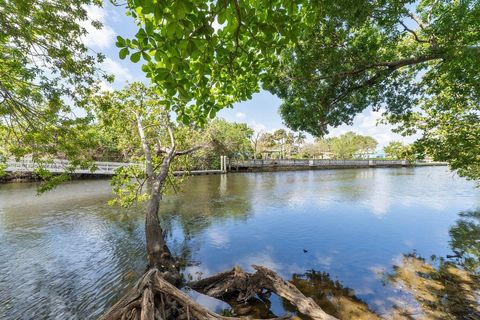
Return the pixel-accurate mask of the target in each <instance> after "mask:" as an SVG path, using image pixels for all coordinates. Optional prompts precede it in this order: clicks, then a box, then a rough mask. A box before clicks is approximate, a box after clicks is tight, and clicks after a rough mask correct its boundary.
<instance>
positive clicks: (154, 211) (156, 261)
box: [145, 150, 180, 283]
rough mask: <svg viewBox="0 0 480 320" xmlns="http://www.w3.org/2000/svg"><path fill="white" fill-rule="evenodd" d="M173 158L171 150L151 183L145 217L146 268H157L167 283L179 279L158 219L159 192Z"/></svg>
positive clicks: (160, 197)
mask: <svg viewBox="0 0 480 320" xmlns="http://www.w3.org/2000/svg"><path fill="white" fill-rule="evenodd" d="M173 157H174V151H173V150H172V151H171V152H169V153H168V154H167V155H166V156H165V157H164V158H163V161H162V165H161V167H160V172H159V174H158V175H157V177H156V179H155V181H154V183H153V186H152V191H151V195H150V201H149V204H148V210H147V215H146V217H145V239H146V243H147V258H148V268H149V269H150V268H157V269H158V270H160V271H161V272H162V273H163V276H164V277H165V278H166V279H167V281H170V282H172V283H177V282H178V280H179V279H180V274H179V269H178V264H177V262H176V261H175V259H174V258H173V256H172V254H171V252H170V250H169V249H168V246H167V244H166V243H165V235H164V234H163V230H162V227H161V226H160V219H159V218H158V211H159V209H160V202H161V200H162V194H161V190H162V188H163V185H164V183H165V180H166V178H167V175H168V169H169V166H170V162H171V161H172V158H173Z"/></svg>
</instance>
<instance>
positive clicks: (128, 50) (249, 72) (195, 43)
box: [117, 0, 320, 123]
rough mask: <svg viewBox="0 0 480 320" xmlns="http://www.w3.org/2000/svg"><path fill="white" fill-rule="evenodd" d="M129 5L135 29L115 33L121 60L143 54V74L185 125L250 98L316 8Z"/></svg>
mask: <svg viewBox="0 0 480 320" xmlns="http://www.w3.org/2000/svg"><path fill="white" fill-rule="evenodd" d="M127 8H128V14H129V15H131V16H132V17H133V18H134V19H135V22H136V23H137V25H138V28H139V29H138V32H137V34H136V35H135V37H134V38H133V39H123V38H121V37H118V41H117V46H118V47H119V48H120V52H119V56H120V58H126V57H127V56H129V57H130V60H131V61H133V62H139V61H140V60H141V59H143V65H142V69H143V71H144V72H145V73H146V76H147V77H148V78H149V79H150V80H151V81H152V83H153V84H154V85H156V90H157V91H158V92H161V95H162V96H164V97H165V98H166V99H165V100H166V101H167V104H168V107H169V109H170V110H174V111H175V112H176V113H177V116H178V119H179V120H181V121H183V122H185V123H189V122H191V121H195V122H199V123H205V122H206V119H208V117H210V118H213V117H215V115H216V113H217V111H219V110H220V109H222V108H225V107H229V106H231V105H232V104H233V103H234V102H237V101H241V100H246V99H249V98H251V95H252V94H253V93H254V92H257V91H259V89H260V84H261V82H262V81H266V79H267V78H269V77H270V76H271V72H268V71H269V70H271V69H272V68H275V66H276V65H278V57H279V55H280V53H281V52H282V50H284V49H286V48H288V47H289V46H291V45H292V44H293V42H294V41H296V39H297V35H298V34H299V32H300V31H301V30H302V29H303V28H305V27H306V25H307V24H309V23H313V21H315V16H316V14H317V12H318V11H319V10H320V9H319V6H318V5H317V3H316V2H315V1H308V0H307V1H299V2H297V3H294V2H291V1H281V0H276V1H269V2H264V1H237V0H234V1H227V0H219V1H212V2H209V1H198V0H186V1H174V0H169V1H162V2H161V3H158V2H157V1H154V0H141V1H140V0H129V1H127Z"/></svg>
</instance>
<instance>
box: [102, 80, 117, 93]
mask: <svg viewBox="0 0 480 320" xmlns="http://www.w3.org/2000/svg"><path fill="white" fill-rule="evenodd" d="M100 90H102V91H109V92H113V91H114V89H113V87H112V86H111V85H110V84H109V83H107V82H105V81H101V82H100Z"/></svg>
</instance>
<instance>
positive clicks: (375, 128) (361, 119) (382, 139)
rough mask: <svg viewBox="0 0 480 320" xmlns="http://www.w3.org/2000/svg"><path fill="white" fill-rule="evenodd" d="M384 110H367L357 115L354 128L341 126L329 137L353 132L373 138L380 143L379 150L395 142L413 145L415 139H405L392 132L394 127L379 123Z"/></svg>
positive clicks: (334, 129)
mask: <svg viewBox="0 0 480 320" xmlns="http://www.w3.org/2000/svg"><path fill="white" fill-rule="evenodd" d="M383 112H384V110H380V111H377V112H375V111H372V110H367V111H364V112H363V113H361V114H359V115H357V116H356V117H355V120H354V122H353V125H352V126H348V125H341V126H339V127H338V128H333V129H331V130H330V134H329V136H338V135H341V134H344V133H346V132H348V131H353V132H355V133H358V134H362V135H368V136H372V137H373V138H375V139H376V140H377V141H378V148H377V149H378V150H381V149H383V147H384V146H386V145H387V144H388V143H389V142H391V141H393V140H397V141H401V142H403V143H411V142H413V141H414V140H415V137H403V136H401V135H399V134H396V133H394V132H392V129H393V128H394V127H393V126H392V125H386V124H379V123H378V121H379V120H380V118H381V117H382V113H383Z"/></svg>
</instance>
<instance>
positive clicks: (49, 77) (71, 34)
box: [0, 0, 103, 128]
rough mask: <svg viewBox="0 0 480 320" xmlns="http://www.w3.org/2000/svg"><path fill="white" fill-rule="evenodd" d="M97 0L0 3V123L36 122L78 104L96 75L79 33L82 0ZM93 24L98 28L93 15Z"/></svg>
mask: <svg viewBox="0 0 480 320" xmlns="http://www.w3.org/2000/svg"><path fill="white" fill-rule="evenodd" d="M101 4H102V2H101V1H99V0H80V1H72V0H59V1H38V0H26V1H25V0H13V1H2V3H1V4H0V12H1V14H0V29H1V30H2V31H3V32H2V33H1V35H0V62H1V63H0V96H1V99H0V119H1V120H0V126H3V125H7V124H8V125H17V128H18V126H27V127H35V126H38V125H39V121H40V120H42V121H48V120H49V119H50V117H52V116H55V115H58V114H59V113H63V115H65V114H66V113H68V112H69V111H70V106H69V105H66V104H63V103H61V100H62V99H65V98H68V99H69V100H70V101H71V102H72V104H78V105H81V104H82V102H84V100H83V99H84V98H85V96H86V93H88V92H89V91H90V89H91V87H92V86H93V85H94V83H95V81H96V80H97V79H98V76H99V75H100V74H99V70H98V69H97V64H96V63H97V62H99V61H102V60H103V56H102V55H97V56H91V55H90V54H89V52H88V48H87V47H86V46H85V45H84V44H83V41H82V39H81V37H82V36H84V35H85V32H86V31H85V29H84V28H83V27H82V26H81V25H80V22H82V21H87V20H88V17H87V12H86V10H85V6H86V5H98V6H100V5H101ZM92 24H93V25H94V26H95V27H97V28H99V27H100V26H101V25H100V24H99V22H97V21H93V22H92Z"/></svg>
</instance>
